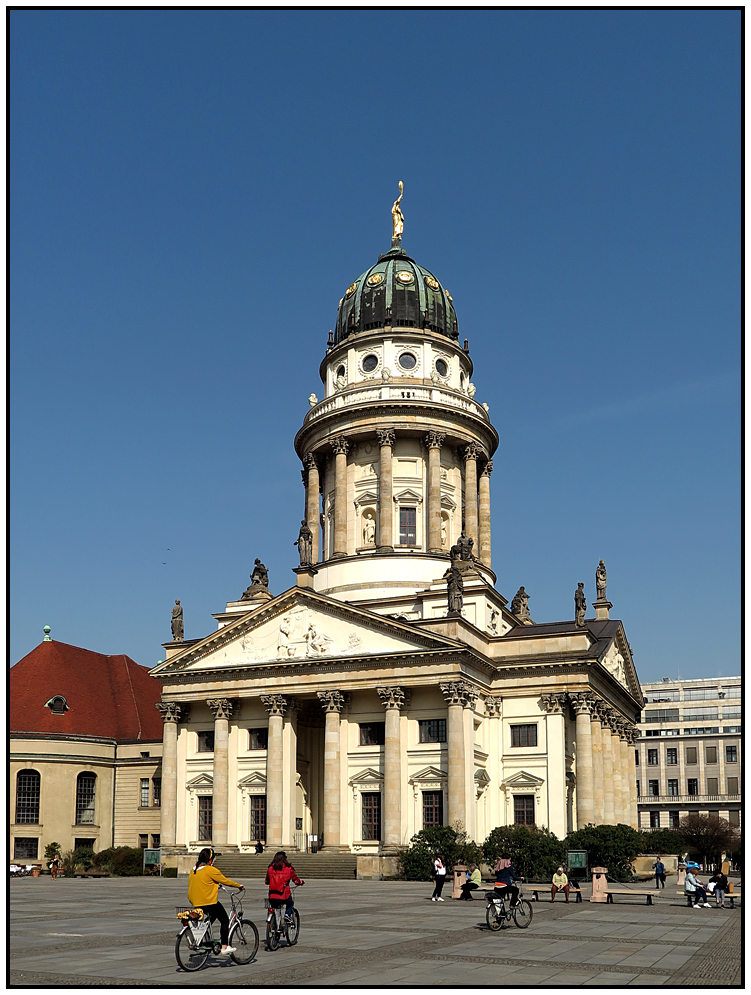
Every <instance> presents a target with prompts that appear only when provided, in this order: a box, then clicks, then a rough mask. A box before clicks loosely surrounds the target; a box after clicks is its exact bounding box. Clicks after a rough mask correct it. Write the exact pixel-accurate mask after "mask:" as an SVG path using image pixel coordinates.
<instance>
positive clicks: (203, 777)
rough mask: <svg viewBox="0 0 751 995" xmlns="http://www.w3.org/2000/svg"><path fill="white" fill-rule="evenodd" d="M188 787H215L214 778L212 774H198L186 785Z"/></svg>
mask: <svg viewBox="0 0 751 995" xmlns="http://www.w3.org/2000/svg"><path fill="white" fill-rule="evenodd" d="M185 787H186V788H189V789H190V788H192V789H195V788H213V787H214V778H213V777H212V776H211V774H197V775H196V776H195V777H192V778H191V779H190V780H189V781H188V782H187V783H186V785H185Z"/></svg>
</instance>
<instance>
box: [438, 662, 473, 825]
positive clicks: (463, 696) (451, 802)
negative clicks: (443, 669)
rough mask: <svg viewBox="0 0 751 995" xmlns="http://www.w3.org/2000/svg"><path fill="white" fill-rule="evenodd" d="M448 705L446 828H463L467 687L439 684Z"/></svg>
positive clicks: (468, 690) (463, 684)
mask: <svg viewBox="0 0 751 995" xmlns="http://www.w3.org/2000/svg"><path fill="white" fill-rule="evenodd" d="M440 688H441V691H442V692H443V697H444V698H445V699H446V704H447V705H448V716H447V720H446V738H447V739H448V761H449V771H448V774H449V776H448V795H449V798H448V819H447V822H448V825H450V826H453V825H454V824H455V823H457V822H459V823H461V825H462V827H463V828H464V829H467V828H468V827H467V785H466V772H465V754H464V709H465V707H466V706H467V705H468V704H470V702H471V688H470V686H469V685H468V684H465V683H464V682H463V681H451V682H450V683H447V684H441V685H440Z"/></svg>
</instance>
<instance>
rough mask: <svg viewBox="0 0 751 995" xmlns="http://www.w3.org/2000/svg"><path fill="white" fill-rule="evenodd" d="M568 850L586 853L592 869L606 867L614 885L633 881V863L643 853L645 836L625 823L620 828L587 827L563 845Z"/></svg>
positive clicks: (569, 836)
mask: <svg viewBox="0 0 751 995" xmlns="http://www.w3.org/2000/svg"><path fill="white" fill-rule="evenodd" d="M563 845H564V848H565V849H566V850H586V851H587V853H588V855H589V856H588V863H589V867H590V869H591V868H592V867H607V869H608V877H609V878H611V879H612V880H613V881H630V880H631V879H632V877H633V874H632V869H631V861H632V860H633V859H634V857H636V856H637V855H638V854H639V853H641V852H642V849H643V846H644V843H643V840H642V834H641V833H640V832H638V831H637V830H636V829H632V828H631V826H625V825H623V824H622V823H621V824H620V825H618V826H592V825H589V826H585V827H584V829H577V830H576V831H575V832H573V833H569V834H568V836H567V837H566V839H565V840H564V841H563Z"/></svg>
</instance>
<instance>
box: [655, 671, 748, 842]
mask: <svg viewBox="0 0 751 995" xmlns="http://www.w3.org/2000/svg"><path fill="white" fill-rule="evenodd" d="M642 694H643V695H644V703H645V704H644V711H643V712H642V715H641V722H640V723H639V740H638V742H637V744H636V789H637V796H638V808H639V825H640V828H641V829H649V828H653V829H654V828H658V827H659V828H663V829H664V828H671V827H673V826H676V825H677V824H678V822H679V820H680V819H681V818H682V817H683V816H686V815H690V814H692V813H694V812H696V813H699V814H701V815H718V816H720V817H721V818H723V819H727V820H728V821H729V822H730V823H731V825H734V826H740V824H741V753H742V751H741V708H742V705H741V679H740V677H714V678H706V679H704V680H698V681H697V680H693V681H673V680H670V679H669V678H667V677H666V678H664V679H663V680H661V681H655V682H654V683H650V684H642Z"/></svg>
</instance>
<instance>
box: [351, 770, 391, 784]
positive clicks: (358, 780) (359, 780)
mask: <svg viewBox="0 0 751 995" xmlns="http://www.w3.org/2000/svg"><path fill="white" fill-rule="evenodd" d="M382 780H383V774H382V773H381V772H380V771H378V770H376V769H375V767H366V768H365V770H361V771H359V773H357V774H353V775H352V777H351V778H350V779H349V783H350V784H373V783H375V782H379V783H380V782H381V781H382Z"/></svg>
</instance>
